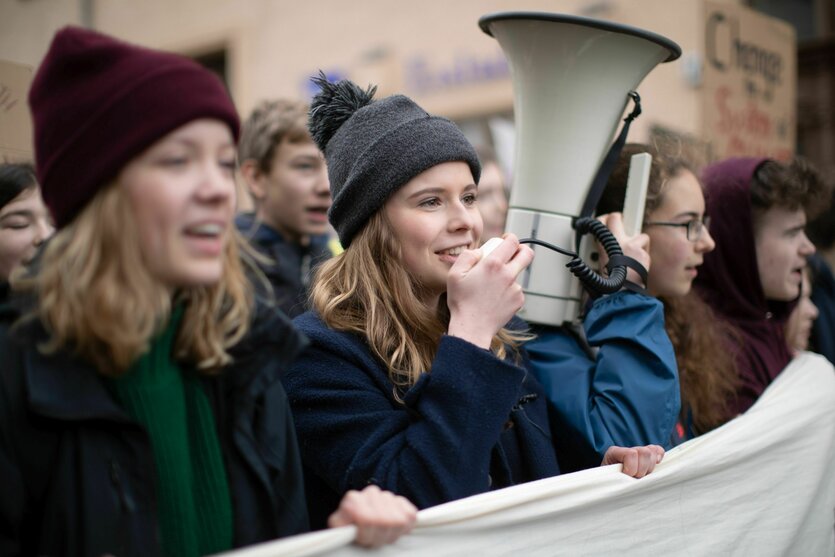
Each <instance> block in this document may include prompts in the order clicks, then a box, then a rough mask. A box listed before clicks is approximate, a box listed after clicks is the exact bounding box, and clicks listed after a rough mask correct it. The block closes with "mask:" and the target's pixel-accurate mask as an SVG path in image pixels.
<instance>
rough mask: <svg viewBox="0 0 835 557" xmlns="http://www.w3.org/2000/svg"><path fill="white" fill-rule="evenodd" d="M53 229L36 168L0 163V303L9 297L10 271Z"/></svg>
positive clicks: (29, 255)
mask: <svg viewBox="0 0 835 557" xmlns="http://www.w3.org/2000/svg"><path fill="white" fill-rule="evenodd" d="M52 232H53V228H52V219H51V217H50V216H49V211H48V210H47V208H46V206H45V205H44V203H43V199H42V198H41V190H40V188H39V187H38V182H37V180H36V178H35V168H34V167H33V166H32V165H31V164H27V163H6V164H0V303H2V302H4V301H5V300H6V299H7V297H8V293H9V287H8V285H9V277H10V276H11V274H12V271H14V270H15V269H16V268H17V267H18V266H19V265H20V264H22V263H26V262H27V261H28V260H29V259H30V258H31V257H32V256H33V255H34V254H35V251H36V250H37V248H38V246H40V245H41V243H42V242H43V241H44V240H46V239H47V238H49V236H50V235H52Z"/></svg>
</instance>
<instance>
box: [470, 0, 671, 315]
mask: <svg viewBox="0 0 835 557" xmlns="http://www.w3.org/2000/svg"><path fill="white" fill-rule="evenodd" d="M479 26H480V27H481V29H482V30H483V31H484V32H485V33H487V34H488V35H491V36H492V37H495V39H496V40H497V41H498V42H499V45H500V46H501V48H502V50H503V51H504V54H505V56H506V58H507V60H508V65H509V67H510V73H511V78H512V81H513V110H514V118H515V121H516V147H515V150H516V154H515V163H514V165H515V168H514V183H513V190H512V193H511V197H510V209H509V211H508V221H507V230H508V231H510V232H513V233H515V234H516V235H517V236H519V237H520V238H527V237H532V238H542V239H546V240H547V241H549V242H552V243H554V244H557V245H563V246H568V245H573V243H574V240H575V236H574V230H573V228H572V221H573V220H574V219H575V218H577V217H579V216H581V214H582V211H583V203H584V201H585V200H586V197H587V194H588V192H589V189H590V187H591V184H592V180H593V179H594V177H595V175H596V174H597V171H598V169H599V167H600V165H601V162H602V161H603V159H604V157H606V153H607V151H608V148H609V145H610V143H611V141H612V136H613V135H614V132H615V129H616V128H617V125H618V121H619V120H620V117H621V115H622V114H623V111H624V109H625V108H626V104H627V101H628V99H629V96H628V95H629V92H630V91H632V90H634V89H635V88H637V86H638V84H639V83H640V82H641V81H642V80H643V79H644V77H646V75H647V74H648V73H649V72H650V71H651V70H652V69H653V68H654V67H655V66H657V65H658V64H660V63H662V62H669V61H672V60H675V59H677V58H678V57H679V56H680V55H681V48H679V46H678V45H677V44H676V43H674V42H673V41H671V40H669V39H667V38H665V37H662V36H660V35H657V34H655V33H651V32H649V31H644V30H641V29H637V28H635V27H630V26H627V25H620V24H616V23H611V22H607V21H600V20H595V19H589V18H584V17H579V16H570V15H562V14H549V13H538V12H504V13H497V14H490V15H486V16H484V17H482V18H481V19H480V20H479ZM584 216H588V215H584ZM564 263H565V261H564V260H562V259H560V257H559V256H558V255H556V254H553V253H550V252H547V251H541V252H538V253H537V257H536V259H535V260H534V262H533V264H532V265H531V266H530V267H529V269H528V271H527V272H526V273H525V274H524V275H523V276H522V277H520V279H521V280H522V286H523V288H524V290H525V299H526V302H525V307H524V308H523V309H522V311H520V315H522V316H523V317H524V318H525V319H527V320H528V321H530V322H534V323H544V324H551V325H560V324H562V323H563V322H565V321H571V320H572V319H573V318H574V317H575V316H576V315H577V314H578V312H579V309H580V306H579V304H580V286H579V283H578V282H577V281H576V280H574V279H573V278H572V277H571V275H569V274H568V273H566V272H565V271H564Z"/></svg>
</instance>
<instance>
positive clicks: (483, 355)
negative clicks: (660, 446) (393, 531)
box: [283, 312, 559, 527]
mask: <svg viewBox="0 0 835 557" xmlns="http://www.w3.org/2000/svg"><path fill="white" fill-rule="evenodd" d="M294 324H295V325H296V326H297V327H298V328H299V330H301V331H302V332H303V333H304V334H305V335H306V336H307V337H308V338H309V339H310V342H311V344H310V348H308V350H306V351H305V352H304V354H303V355H302V356H301V357H300V358H299V359H298V360H297V361H296V362H295V363H294V364H293V365H292V367H291V369H290V371H289V372H288V373H287V375H285V377H284V379H283V381H284V384H285V387H286V389H287V394H288V396H289V398H290V404H291V406H292V408H293V414H294V419H295V421H296V428H297V432H298V436H299V443H300V447H301V452H302V459H303V461H304V463H305V466H306V476H307V480H308V502H309V505H310V514H311V522H312V523H313V525H314V527H316V526H321V525H322V524H323V522H324V519H325V517H326V516H327V514H328V512H330V511H332V510H333V508H334V507H335V505H336V503H337V501H338V500H339V497H340V496H341V495H342V494H344V493H345V492H346V491H348V490H350V489H361V488H363V487H365V486H366V485H367V484H376V485H378V486H380V487H381V488H383V489H387V490H390V491H392V492H394V493H397V494H399V495H403V496H405V497H406V498H408V499H410V500H411V501H412V502H414V503H415V504H416V505H417V506H418V507H420V508H425V507H430V506H433V505H438V504H440V503H444V502H447V501H452V500H454V499H460V498H462V497H467V496H469V495H475V494H477V493H482V492H484V491H488V490H490V489H496V488H501V487H506V486H510V485H514V484H516V483H521V482H523V481H529V480H535V479H540V478H546V477H549V476H553V475H556V474H558V473H559V467H558V465H557V461H556V455H555V451H554V447H553V441H552V439H551V432H550V427H549V423H548V414H547V406H546V402H545V397H544V396H543V393H542V388H541V387H540V386H539V384H538V383H537V382H536V380H535V379H534V378H533V377H532V376H531V375H530V374H529V373H528V372H527V371H526V369H525V368H524V367H519V366H517V365H514V364H513V363H511V362H510V361H502V360H499V359H498V358H496V357H495V356H494V355H493V354H492V353H491V352H490V351H488V350H483V349H481V348H479V347H477V346H475V345H473V344H471V343H469V342H467V341H465V340H462V339H459V338H455V337H451V336H444V337H443V338H442V339H441V342H440V345H439V346H438V351H437V354H436V356H435V360H434V362H433V364H432V368H431V370H430V372H429V373H425V374H423V375H422V376H421V378H420V379H419V380H418V381H417V383H416V384H415V385H414V386H413V387H411V388H410V389H409V390H408V391H407V392H406V393H405V394H404V395H403V397H402V398H403V402H402V403H401V402H398V401H397V400H396V399H395V386H394V384H393V383H392V382H391V381H390V380H389V377H388V373H387V370H386V368H385V366H384V365H383V364H382V363H381V362H380V361H379V360H378V359H377V358H375V357H374V355H373V354H372V353H371V351H370V349H369V347H368V345H367V344H366V341H365V339H364V338H362V337H361V336H359V335H356V334H352V333H347V332H339V331H334V330H333V329H330V328H329V327H327V326H326V325H325V324H324V323H323V322H322V320H321V319H320V318H319V317H318V315H316V314H314V313H313V312H308V313H305V314H304V315H302V316H301V317H298V318H297V319H296V320H295V321H294Z"/></svg>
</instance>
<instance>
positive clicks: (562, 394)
mask: <svg viewBox="0 0 835 557" xmlns="http://www.w3.org/2000/svg"><path fill="white" fill-rule="evenodd" d="M533 332H534V333H536V334H537V338H535V339H534V340H532V341H530V342H528V343H526V344H525V349H526V350H527V351H528V355H529V357H530V362H531V363H530V369H531V371H532V372H533V374H534V375H535V376H536V378H537V379H539V382H540V383H542V386H543V388H544V389H545V392H546V394H547V395H548V400H549V401H550V402H551V404H552V405H553V406H554V409H555V413H556V414H557V417H558V419H559V420H561V421H562V422H563V423H564V424H565V427H566V428H567V429H568V430H570V431H571V432H572V434H573V437H574V438H575V439H576V440H577V441H578V446H574V447H573V450H572V451H570V455H566V456H571V458H572V459H573V460H575V461H577V464H576V465H569V464H568V461H567V460H560V464H561V465H562V466H563V469H564V470H569V469H576V468H578V467H579V468H587V467H589V466H594V465H597V464H600V462H601V460H602V459H603V455H604V454H605V453H606V450H607V449H608V448H609V447H611V446H612V445H619V446H622V447H633V446H637V445H650V444H656V445H662V446H664V447H665V448H670V434H671V432H672V430H673V427H674V426H675V423H676V420H677V419H678V414H679V410H680V407H681V399H680V397H681V395H680V388H679V381H678V368H677V366H676V358H675V352H674V351H673V345H672V343H671V342H670V339H669V337H668V336H667V332H666V331H665V330H664V307H663V305H662V304H661V302H660V301H658V300H656V299H655V298H651V297H649V296H644V295H641V294H635V293H633V292H620V293H618V294H614V295H612V296H605V297H602V298H599V299H597V300H596V301H595V302H594V305H593V306H592V307H591V309H590V310H589V312H588V314H587V315H586V318H585V320H584V322H583V332H582V333H580V334H572V333H571V332H570V331H569V330H567V329H565V328H553V327H544V326H539V327H534V328H533ZM590 348H594V349H595V350H596V353H593V354H590V353H589V349H590ZM563 453H564V451H561V453H560V455H561V457H562V456H563ZM583 455H585V459H584V460H581V457H582V456H583Z"/></svg>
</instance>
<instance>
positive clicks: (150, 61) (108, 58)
mask: <svg viewBox="0 0 835 557" xmlns="http://www.w3.org/2000/svg"><path fill="white" fill-rule="evenodd" d="M29 106H30V108H31V111H32V119H33V123H34V136H35V160H36V165H37V174H38V181H39V182H40V185H41V190H42V192H43V197H44V201H45V202H46V205H47V206H48V207H49V209H50V211H51V212H52V216H53V218H54V219H55V224H56V226H57V227H58V228H61V227H63V226H65V225H66V224H68V223H69V222H70V221H72V219H73V218H74V217H75V216H76V215H77V214H78V213H79V212H80V211H81V210H82V208H83V207H84V206H85V205H86V204H87V202H88V201H89V200H90V199H92V198H93V196H95V194H96V193H97V192H98V191H99V190H100V189H101V188H103V187H105V186H107V185H108V184H110V182H111V181H112V180H113V179H115V178H116V177H117V176H118V174H119V172H120V171H121V169H122V168H123V167H124V166H125V165H126V164H127V163H128V162H129V161H130V160H131V159H132V158H134V157H135V156H137V155H139V154H140V153H141V152H142V151H144V150H145V149H146V148H148V147H150V146H151V145H152V144H153V143H155V142H156V141H157V140H158V139H160V138H162V137H163V136H165V135H166V134H168V133H169V132H171V131H174V130H175V129H177V128H178V127H180V126H182V125H184V124H187V123H188V122H190V121H192V120H196V119H198V118H215V119H218V120H220V121H222V122H224V123H226V124H227V125H228V126H229V129H230V130H231V131H232V135H233V136H234V138H235V141H237V139H238V130H239V126H240V123H239V120H238V114H237V112H236V111H235V106H234V105H233V104H232V100H231V99H230V98H229V94H228V93H227V92H226V89H225V87H224V86H223V83H222V82H221V81H220V79H218V77H217V76H215V75H214V74H212V73H211V72H210V71H208V70H206V69H205V68H203V67H202V66H200V65H199V64H197V63H196V62H194V61H193V60H190V59H188V58H185V57H183V56H179V55H176V54H171V53H168V52H161V51H157V50H151V49H147V48H142V47H139V46H135V45H131V44H128V43H125V42H122V41H119V40H116V39H113V38H112V37H108V36H106V35H102V34H100V33H96V32H94V31H89V30H86V29H82V28H79V27H65V28H64V29H62V30H60V31H58V33H56V34H55V37H54V38H53V40H52V44H51V45H50V47H49V51H48V52H47V54H46V57H45V58H44V60H43V62H42V63H41V65H40V67H39V68H38V72H37V74H36V75H35V79H34V81H33V83H32V88H31V90H30V92H29Z"/></svg>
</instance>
